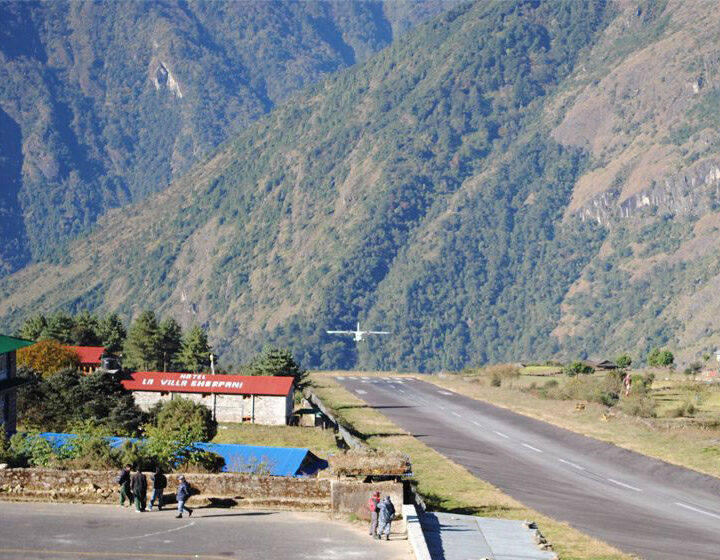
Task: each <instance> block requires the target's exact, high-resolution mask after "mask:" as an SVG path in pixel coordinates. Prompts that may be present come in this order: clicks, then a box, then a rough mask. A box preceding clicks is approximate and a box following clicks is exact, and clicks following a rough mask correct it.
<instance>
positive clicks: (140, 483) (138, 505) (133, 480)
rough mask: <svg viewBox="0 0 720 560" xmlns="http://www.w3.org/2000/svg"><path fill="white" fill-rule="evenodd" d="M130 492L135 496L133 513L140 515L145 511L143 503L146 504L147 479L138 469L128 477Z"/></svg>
mask: <svg viewBox="0 0 720 560" xmlns="http://www.w3.org/2000/svg"><path fill="white" fill-rule="evenodd" d="M130 490H132V493H133V495H134V496H135V511H136V512H138V513H142V512H143V511H145V503H146V502H147V478H146V477H145V475H144V474H143V472H142V469H140V468H138V470H137V472H136V473H135V474H134V475H132V476H131V477H130Z"/></svg>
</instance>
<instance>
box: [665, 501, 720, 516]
mask: <svg viewBox="0 0 720 560" xmlns="http://www.w3.org/2000/svg"><path fill="white" fill-rule="evenodd" d="M675 505H676V506H680V507H681V508H685V509H689V510H691V511H694V512H697V513H702V514H703V515H709V516H710V517H714V518H715V519H720V515H717V514H715V513H710V512H709V511H704V510H702V509H698V508H696V507H692V506H689V505H687V504H683V503H682V502H675Z"/></svg>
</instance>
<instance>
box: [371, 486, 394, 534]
mask: <svg viewBox="0 0 720 560" xmlns="http://www.w3.org/2000/svg"><path fill="white" fill-rule="evenodd" d="M377 509H378V522H379V524H380V526H379V528H378V533H377V536H376V537H375V538H376V539H382V536H383V535H385V540H386V541H389V540H390V524H391V523H392V519H393V517H395V506H394V505H393V503H392V500H390V496H386V497H385V499H384V500H383V501H381V502H380V503H379V504H378V506H377Z"/></svg>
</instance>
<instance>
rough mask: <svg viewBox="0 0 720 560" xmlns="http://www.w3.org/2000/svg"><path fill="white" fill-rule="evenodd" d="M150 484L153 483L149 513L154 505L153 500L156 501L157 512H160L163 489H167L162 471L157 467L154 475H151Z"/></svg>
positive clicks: (162, 503)
mask: <svg viewBox="0 0 720 560" xmlns="http://www.w3.org/2000/svg"><path fill="white" fill-rule="evenodd" d="M152 482H153V493H152V497H151V498H150V511H152V508H153V506H154V505H155V500H156V499H157V501H158V510H159V511H162V508H163V505H164V502H163V492H164V491H165V488H167V478H166V477H165V475H164V474H163V472H162V469H161V468H160V467H157V468H156V469H155V474H154V475H152Z"/></svg>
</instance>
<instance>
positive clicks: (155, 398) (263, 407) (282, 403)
mask: <svg viewBox="0 0 720 560" xmlns="http://www.w3.org/2000/svg"><path fill="white" fill-rule="evenodd" d="M173 394H174V395H177V396H178V397H181V398H184V399H189V400H191V401H194V402H197V403H200V404H203V405H205V406H207V407H208V408H209V409H210V410H212V406H213V397H212V394H207V393H160V392H151V391H133V396H134V397H135V402H136V403H137V405H138V406H139V407H140V409H141V410H145V411H147V410H149V409H150V408H151V407H152V406H153V405H155V404H156V403H158V402H163V401H169V400H170V397H171V395H173ZM216 399H217V400H216V405H215V406H216V416H217V420H218V422H251V421H252V415H253V399H252V397H251V396H250V395H217V397H216ZM292 407H293V398H292V395H288V396H287V397H276V396H261V395H258V396H256V397H255V407H254V413H255V423H256V424H271V425H283V424H286V423H287V421H288V419H289V417H290V415H291V414H292Z"/></svg>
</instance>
